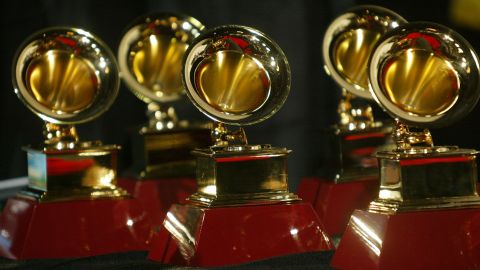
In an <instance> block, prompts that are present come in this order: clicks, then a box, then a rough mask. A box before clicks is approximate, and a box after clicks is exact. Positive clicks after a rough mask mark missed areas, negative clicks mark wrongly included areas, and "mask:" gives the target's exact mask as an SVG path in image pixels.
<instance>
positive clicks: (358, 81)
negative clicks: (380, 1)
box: [322, 6, 407, 99]
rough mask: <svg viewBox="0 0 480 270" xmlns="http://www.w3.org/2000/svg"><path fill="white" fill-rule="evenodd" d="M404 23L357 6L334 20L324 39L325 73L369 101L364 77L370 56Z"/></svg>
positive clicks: (378, 10)
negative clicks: (382, 37)
mask: <svg viewBox="0 0 480 270" xmlns="http://www.w3.org/2000/svg"><path fill="white" fill-rule="evenodd" d="M406 22H407V21H406V20H405V19H403V18H402V17H401V16H400V15H398V14H396V13H395V12H393V11H391V10H388V9H385V8H382V7H378V6H358V7H356V8H353V9H351V10H349V11H348V12H346V13H345V14H342V15H341V16H339V17H337V18H336V19H335V20H334V21H333V22H332V23H331V24H330V26H329V27H328V29H327V31H326V33H325V37H324V39H323V50H322V51H323V59H324V62H325V68H326V70H327V72H328V73H329V74H330V75H331V76H332V77H333V79H334V80H335V81H336V82H337V83H338V84H339V85H340V86H341V87H342V88H344V89H346V90H347V91H349V92H350V93H352V94H354V95H356V96H360V97H363V98H368V99H371V98H372V97H371V95H370V93H369V92H368V76H367V63H368V59H369V57H370V54H371V52H372V50H373V48H374V46H375V44H376V43H377V41H378V40H379V39H380V37H381V36H382V35H383V34H385V33H386V32H387V31H389V30H391V29H394V28H396V27H398V26H399V25H402V24H405V23H406Z"/></svg>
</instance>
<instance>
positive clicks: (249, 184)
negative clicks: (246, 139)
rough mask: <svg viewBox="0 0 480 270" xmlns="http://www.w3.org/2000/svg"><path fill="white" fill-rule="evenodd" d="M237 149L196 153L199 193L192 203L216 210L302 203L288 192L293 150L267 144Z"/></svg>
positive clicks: (197, 151) (194, 195) (190, 199)
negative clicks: (289, 167) (289, 168)
mask: <svg viewBox="0 0 480 270" xmlns="http://www.w3.org/2000/svg"><path fill="white" fill-rule="evenodd" d="M240 148H241V147H240ZM252 149H253V150H252ZM238 150H239V151H232V150H229V149H228V148H227V149H225V148H212V149H198V150H195V151H194V152H193V153H194V154H195V155H196V156H197V183H198V191H197V193H195V194H193V195H192V196H190V197H189V198H188V200H189V201H190V203H193V204H196V205H200V206H205V207H216V206H226V205H229V206H232V205H245V204H272V203H278V202H291V201H298V200H300V199H299V198H298V196H297V195H295V194H293V193H290V192H289V191H288V184H287V155H288V153H289V152H290V151H288V150H286V149H285V148H271V147H270V146H268V145H264V146H256V147H255V146H247V147H246V148H243V149H241V150H240V149H238Z"/></svg>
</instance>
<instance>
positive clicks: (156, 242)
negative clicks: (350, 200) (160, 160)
mask: <svg viewBox="0 0 480 270" xmlns="http://www.w3.org/2000/svg"><path fill="white" fill-rule="evenodd" d="M183 81H184V84H185V88H186V89H187V95H188V96H189V98H190V100H191V101H192V102H193V103H194V104H195V105H196V107H197V108H198V109H199V110H200V111H202V112H203V113H204V114H206V115H207V116H209V117H210V118H211V119H213V120H215V121H216V123H215V124H214V126H213V129H212V137H213V140H214V142H215V144H214V145H213V146H211V147H209V148H202V149H195V150H194V151H193V153H194V154H195V155H196V157H197V181H198V191H197V192H196V193H195V194H193V195H192V196H190V197H189V198H188V200H187V202H186V203H185V204H183V205H180V204H175V205H173V206H172V207H171V208H170V211H169V212H168V213H167V217H166V219H165V221H164V227H163V228H162V230H161V231H160V232H159V233H158V235H157V236H156V237H155V238H154V239H153V241H152V248H151V250H150V254H149V258H150V259H153V260H156V261H160V262H162V263H167V264H175V265H188V266H200V267H209V266H220V265H231V264H239V263H245V262H249V261H253V260H259V259H264V258H269V257H274V256H280V255H286V254H290V253H300V252H309V251H321V250H331V249H332V248H333V246H332V244H331V241H330V240H329V238H328V236H327V235H326V234H325V233H324V231H323V225H322V224H321V222H320V220H319V219H318V217H317V215H316V214H315V212H314V210H313V208H312V207H311V205H309V204H307V203H304V202H302V201H301V200H300V199H299V198H298V197H297V196H296V195H295V194H293V193H290V192H289V190H288V185H287V175H288V173H287V155H288V154H289V152H290V151H289V150H287V149H285V148H279V147H272V146H270V145H251V144H248V143H247V139H246V135H245V132H244V131H243V129H242V128H239V129H238V130H237V131H228V130H227V128H226V126H225V124H229V125H235V126H242V125H249V124H255V123H258V122H260V121H263V120H265V119H267V118H269V117H270V116H272V115H273V114H274V113H275V112H277V111H278V110H279V109H280V108H281V106H282V105H283V103H284V102H285V100H286V98H287V96H288V93H289V90H290V68H289V65H288V62H287V60H286V57H285V55H284V54H283V52H282V51H281V49H280V48H279V47H278V45H276V44H275V43H274V42H273V41H272V40H271V39H270V38H268V37H267V36H265V34H263V33H261V32H260V31H258V30H255V29H252V28H249V27H245V26H221V27H218V28H215V29H212V30H210V31H209V32H207V33H204V34H202V35H201V36H200V37H198V38H197V39H195V41H194V42H193V44H192V45H191V46H190V47H189V48H188V50H187V52H186V54H185V57H184V69H183Z"/></svg>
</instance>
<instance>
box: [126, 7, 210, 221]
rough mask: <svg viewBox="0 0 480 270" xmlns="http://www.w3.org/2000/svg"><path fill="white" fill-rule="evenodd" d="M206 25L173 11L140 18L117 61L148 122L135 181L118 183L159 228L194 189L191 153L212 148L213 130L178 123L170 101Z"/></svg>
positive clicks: (137, 140)
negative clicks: (143, 106)
mask: <svg viewBox="0 0 480 270" xmlns="http://www.w3.org/2000/svg"><path fill="white" fill-rule="evenodd" d="M203 28H204V26H203V25H202V24H201V23H200V22H198V21H197V20H196V19H194V18H192V17H187V16H182V15H175V14H170V13H156V14H150V15H147V16H144V17H141V18H139V19H137V20H136V21H135V22H134V23H133V24H132V25H131V27H129V29H128V30H127V31H126V33H125V34H124V36H123V38H122V40H121V42H120V46H119V50H118V61H119V67H120V71H121V77H122V79H123V81H124V82H125V84H126V85H127V86H128V88H129V89H130V90H131V91H132V92H133V93H134V94H135V95H136V96H137V97H139V98H140V99H141V100H142V101H144V102H145V103H147V104H148V107H147V117H148V124H146V125H145V126H143V127H142V128H141V129H140V131H139V134H137V135H136V136H134V143H133V150H134V162H135V164H134V169H133V170H134V171H135V174H136V177H131V178H122V179H120V181H119V185H120V186H121V187H123V188H125V189H126V190H127V191H129V192H130V193H132V194H133V195H134V196H135V197H136V198H137V199H138V200H139V201H140V202H141V203H142V205H143V206H144V208H145V209H146V211H147V213H148V215H149V216H150V217H151V218H152V219H153V222H154V224H155V225H158V226H160V225H161V224H162V222H163V219H164V218H165V214H166V212H167V211H168V209H169V207H170V205H172V204H173V203H178V202H183V201H184V200H185V199H186V198H187V197H188V196H189V195H191V194H192V193H194V192H195V190H196V181H195V158H194V156H193V155H191V154H190V151H191V150H192V149H194V148H195V147H206V146H208V145H210V144H211V139H210V128H209V127H206V126H202V125H201V124H198V123H189V122H188V121H186V120H179V119H178V118H177V115H176V113H175V110H174V108H173V107H172V106H171V105H168V104H169V103H170V102H173V101H176V100H178V99H180V98H181V97H182V96H183V95H184V93H185V91H184V88H183V85H182V78H181V68H182V57H183V55H184V53H185V51H186V49H187V47H188V45H189V43H190V42H191V41H192V39H193V38H195V37H196V36H198V35H200V32H201V31H202V30H203Z"/></svg>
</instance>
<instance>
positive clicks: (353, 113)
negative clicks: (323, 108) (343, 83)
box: [337, 89, 375, 130]
mask: <svg viewBox="0 0 480 270" xmlns="http://www.w3.org/2000/svg"><path fill="white" fill-rule="evenodd" d="M354 98H355V97H354V96H353V95H352V94H351V93H349V92H348V91H347V90H345V89H342V99H341V100H340V102H339V104H338V109H337V112H338V115H339V117H340V121H339V124H340V126H342V127H348V128H349V129H350V130H353V129H365V128H366V127H371V126H373V125H375V119H374V117H373V111H372V107H370V105H366V106H363V107H353V106H352V103H351V101H352V100H353V99H354Z"/></svg>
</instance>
